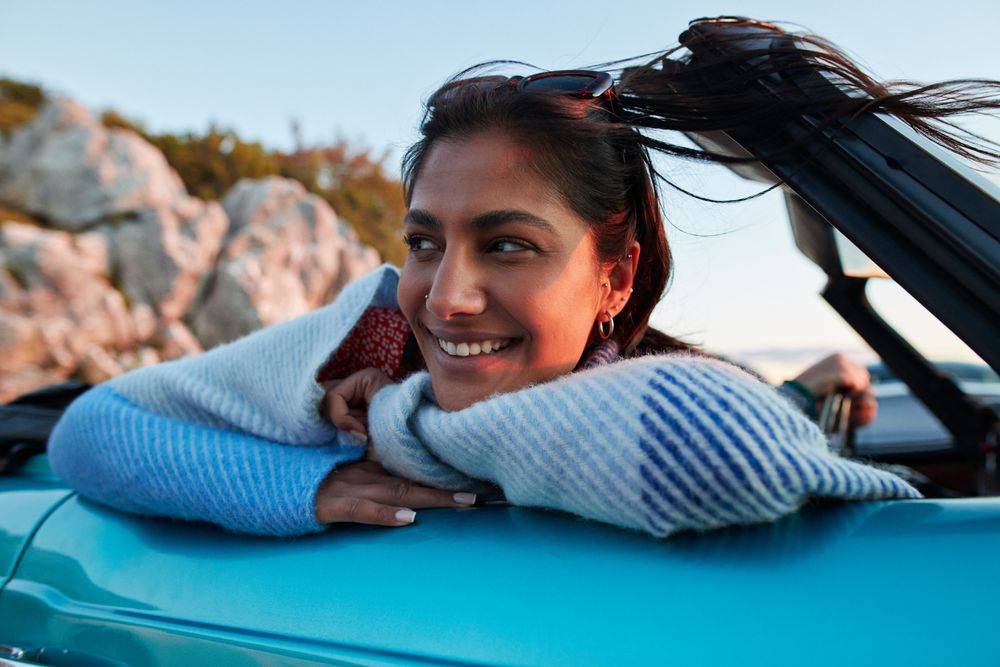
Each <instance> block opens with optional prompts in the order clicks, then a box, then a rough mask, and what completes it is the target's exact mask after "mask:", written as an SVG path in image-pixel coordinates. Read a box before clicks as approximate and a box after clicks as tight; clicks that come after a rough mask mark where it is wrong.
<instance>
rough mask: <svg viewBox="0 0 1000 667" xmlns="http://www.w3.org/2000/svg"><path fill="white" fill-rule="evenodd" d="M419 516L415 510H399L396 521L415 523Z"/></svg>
mask: <svg viewBox="0 0 1000 667" xmlns="http://www.w3.org/2000/svg"><path fill="white" fill-rule="evenodd" d="M416 518H417V513H416V512H414V511H413V510H399V511H398V512H396V521H402V522H403V523H413V521H414V520H415V519H416Z"/></svg>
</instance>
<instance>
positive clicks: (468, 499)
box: [452, 491, 476, 505]
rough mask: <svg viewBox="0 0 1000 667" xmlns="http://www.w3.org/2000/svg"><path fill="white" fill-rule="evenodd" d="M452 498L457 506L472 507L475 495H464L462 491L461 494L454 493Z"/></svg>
mask: <svg viewBox="0 0 1000 667" xmlns="http://www.w3.org/2000/svg"><path fill="white" fill-rule="evenodd" d="M452 498H454V500H455V502H456V503H458V504H459V505H474V504H475V503H476V494H474V493H466V492H464V491H463V492H461V493H456V494H455V495H453V496H452Z"/></svg>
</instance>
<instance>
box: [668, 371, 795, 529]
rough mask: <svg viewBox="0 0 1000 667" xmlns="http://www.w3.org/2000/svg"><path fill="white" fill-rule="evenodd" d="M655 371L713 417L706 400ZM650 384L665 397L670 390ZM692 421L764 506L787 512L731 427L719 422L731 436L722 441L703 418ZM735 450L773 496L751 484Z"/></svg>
mask: <svg viewBox="0 0 1000 667" xmlns="http://www.w3.org/2000/svg"><path fill="white" fill-rule="evenodd" d="M655 372H656V373H657V374H658V375H660V376H661V377H662V378H664V379H665V380H667V381H668V382H670V383H671V384H672V385H674V386H675V387H676V388H677V389H678V390H680V391H681V392H683V393H684V394H685V395H686V396H688V397H689V398H691V400H693V401H694V403H695V404H697V405H698V407H700V408H701V409H702V410H704V411H707V412H708V414H709V416H710V417H711V413H712V411H713V408H711V407H710V406H706V405H705V404H704V402H703V401H701V400H700V397H698V396H697V395H694V394H691V393H688V392H687V391H685V387H683V386H680V385H679V384H678V382H677V380H676V379H675V378H673V377H671V376H670V374H669V373H667V372H665V371H663V370H662V369H659V368H657V369H656V370H655ZM649 385H650V386H651V387H653V388H654V389H657V390H658V392H659V393H660V394H661V395H663V396H664V397H666V396H667V393H666V392H667V391H668V390H667V388H666V387H664V386H663V385H661V384H660V383H658V382H656V381H655V380H650V381H649ZM692 417H693V415H692ZM692 423H693V425H694V426H695V427H696V428H697V429H698V431H699V433H701V434H702V436H703V437H704V438H705V439H706V440H708V441H709V443H710V444H711V445H712V447H713V449H714V450H715V451H716V453H717V454H719V456H720V457H722V458H723V459H724V460H725V461H726V463H727V464H728V465H729V467H730V469H731V470H732V471H733V474H735V475H736V476H737V477H738V478H739V479H740V481H741V482H744V483H745V484H746V485H747V489H746V490H747V491H749V492H750V493H752V494H753V496H754V497H755V498H757V499H758V500H760V502H761V503H762V504H763V505H764V506H766V507H767V508H768V509H769V510H770V511H771V512H773V513H775V514H778V515H781V514H785V513H786V512H787V508H784V507H780V506H778V505H776V504H775V502H774V498H775V497H776V496H777V495H778V493H777V492H776V491H775V490H774V487H773V486H772V485H771V484H770V481H769V480H766V479H765V478H764V477H763V469H762V468H761V466H760V462H759V461H757V460H756V458H755V457H754V456H753V454H751V453H750V452H747V451H746V450H745V447H744V443H743V442H742V440H741V439H740V438H738V437H737V436H736V434H735V433H733V432H732V429H729V428H728V427H725V426H724V425H722V424H717V425H718V426H719V427H720V428H722V430H723V431H724V433H725V434H726V435H727V436H728V437H729V442H728V443H723V442H720V441H719V440H718V439H716V437H715V436H714V435H713V434H712V433H711V432H710V431H709V430H708V429H707V428H705V426H704V424H703V423H702V421H701V419H692ZM734 450H735V451H738V452H740V453H741V454H742V455H743V456H742V458H743V459H744V460H745V461H746V462H747V463H748V464H749V465H750V467H751V468H753V469H754V471H755V472H756V473H757V475H758V476H759V477H761V478H762V480H761V481H764V482H765V484H766V486H767V487H768V490H769V491H770V492H771V494H772V496H771V497H768V496H766V495H762V494H760V493H757V492H756V490H755V489H754V488H753V487H752V486H751V485H750V483H749V482H750V480H749V478H748V477H747V476H746V474H745V473H744V472H743V470H742V469H741V468H740V467H739V466H738V465H737V464H736V461H735V459H734V458H733V456H732V451H734Z"/></svg>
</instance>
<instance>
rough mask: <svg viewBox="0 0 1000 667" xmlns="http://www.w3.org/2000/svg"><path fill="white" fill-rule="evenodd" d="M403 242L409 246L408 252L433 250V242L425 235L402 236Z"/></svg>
mask: <svg viewBox="0 0 1000 667" xmlns="http://www.w3.org/2000/svg"><path fill="white" fill-rule="evenodd" d="M403 242H404V243H406V245H407V246H409V248H410V252H419V251H421V250H433V249H434V242H433V241H431V240H430V239H429V238H427V237H426V236H409V235H408V236H404V237H403Z"/></svg>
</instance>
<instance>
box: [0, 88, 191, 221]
mask: <svg viewBox="0 0 1000 667" xmlns="http://www.w3.org/2000/svg"><path fill="white" fill-rule="evenodd" d="M186 196H187V193H186V192H185V191H184V184H183V183H182V182H181V179H180V177H179V176H178V175H177V173H176V172H174V170H173V169H171V168H170V166H169V165H168V164H167V161H166V159H165V158H164V157H163V154H162V153H160V152H159V151H158V150H157V149H156V148H155V147H153V146H152V145H150V144H149V143H148V142H146V141H144V140H143V139H142V138H141V137H139V136H138V135H136V134H135V133H134V132H130V131H128V130H120V129H106V128H105V127H103V126H102V125H101V124H100V122H98V121H97V119H95V118H94V117H93V116H92V115H91V114H90V112H89V111H88V110H87V109H86V108H85V107H83V106H82V105H80V104H78V103H76V102H73V101H72V100H68V99H57V100H54V101H53V102H51V103H49V104H47V105H46V106H45V107H44V108H43V109H42V110H41V111H40V112H39V114H38V116H37V117H36V118H35V120H34V121H32V122H31V123H29V124H28V125H26V126H24V127H22V128H19V129H18V131H16V132H15V133H14V134H13V136H12V137H11V138H10V139H9V140H8V141H6V142H5V143H4V145H2V146H0V201H2V202H4V203H5V204H6V205H8V206H10V207H12V208H15V209H18V210H21V211H24V212H25V213H29V214H31V215H34V216H36V217H39V218H41V219H43V220H46V221H47V222H48V223H49V224H50V225H52V226H54V227H58V228H62V229H69V230H81V229H86V228H87V227H88V226H90V225H93V224H94V223H97V222H100V221H102V220H107V219H113V218H115V217H116V216H122V215H128V214H131V213H133V212H135V211H140V210H142V209H145V208H159V207H168V206H170V205H171V204H173V203H174V202H175V201H177V200H179V199H183V198H184V197H186Z"/></svg>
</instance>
